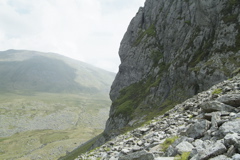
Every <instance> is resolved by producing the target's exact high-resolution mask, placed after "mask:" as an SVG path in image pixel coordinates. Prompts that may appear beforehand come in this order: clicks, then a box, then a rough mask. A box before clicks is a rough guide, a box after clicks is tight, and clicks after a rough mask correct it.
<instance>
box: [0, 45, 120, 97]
mask: <svg viewBox="0 0 240 160" xmlns="http://www.w3.org/2000/svg"><path fill="white" fill-rule="evenodd" d="M0 75H1V77H0V90H1V92H13V91H24V92H53V93H56V92H67V93H97V92H104V93H108V92H109V90H110V87H109V86H110V85H111V83H112V81H113V79H114V77H115V74H114V73H111V72H108V71H105V70H102V69H99V68H96V67H93V66H91V65H89V64H86V63H83V62H80V61H76V60H73V59H70V58H67V57H64V56H61V55H58V54H55V53H42V52H36V51H27V50H7V51H2V52H0Z"/></svg>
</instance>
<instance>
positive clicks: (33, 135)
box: [0, 50, 115, 159]
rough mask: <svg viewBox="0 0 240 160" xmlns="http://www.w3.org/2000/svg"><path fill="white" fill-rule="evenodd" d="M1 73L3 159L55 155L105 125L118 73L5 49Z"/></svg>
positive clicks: (0, 155)
mask: <svg viewBox="0 0 240 160" xmlns="http://www.w3.org/2000/svg"><path fill="white" fill-rule="evenodd" d="M0 75H1V77H0V121H1V123H0V142H1V143H0V159H16V158H17V159H35V158H37V157H38V158H39V157H40V158H41V157H42V159H44V157H46V156H47V157H49V159H57V158H59V157H60V156H63V155H65V154H66V151H69V152H70V151H72V150H73V149H74V148H75V147H77V146H79V145H80V144H81V143H83V142H85V141H87V140H88V139H90V138H92V137H93V136H96V135H97V134H100V133H101V132H102V131H103V129H104V126H105V122H106V120H107V118H108V113H109V106H110V99H109V96H108V93H109V90H110V85H111V83H112V81H113V78H114V77H115V73H111V72H108V71H104V70H102V69H99V68H96V67H93V66H91V65H89V64H86V63H83V62H80V61H76V60H73V59H70V58H66V57H64V56H61V55H58V54H54V53H41V52H36V51H27V50H7V51H2V52H0ZM66 144H67V145H66Z"/></svg>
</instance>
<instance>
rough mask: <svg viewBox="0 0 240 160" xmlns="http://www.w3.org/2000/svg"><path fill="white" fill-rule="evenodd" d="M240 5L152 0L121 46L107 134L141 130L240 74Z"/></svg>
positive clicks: (225, 0) (226, 0)
mask: <svg viewBox="0 0 240 160" xmlns="http://www.w3.org/2000/svg"><path fill="white" fill-rule="evenodd" d="M239 12H240V2H239V1H236V0H213V1H206V0H204V1H203V0H196V1H188V0H185V1H182V0H168V1H165V0H146V2H145V6H144V7H143V8H140V9H139V11H138V13H137V14H136V16H135V17H134V18H133V19H132V21H131V23H130V25H129V27H128V29H127V32H126V33H125V35H124V38H123V40H122V42H121V46H120V50H119V55H120V58H121V65H120V67H119V72H118V74H117V76H116V78H115V81H114V82H113V85H112V88H111V92H110V96H111V99H112V101H113V103H112V106H111V111H110V118H109V119H108V122H107V124H106V129H105V132H106V133H109V131H114V130H119V129H121V128H124V127H126V126H135V125H137V124H138V123H141V122H142V121H145V120H147V119H148V118H149V117H152V116H154V115H156V114H160V113H161V112H164V111H166V110H168V109H170V108H171V107H172V106H173V105H174V104H176V103H179V102H181V101H183V100H185V99H187V98H188V97H191V96H193V95H194V94H196V93H198V92H200V91H203V90H206V89H207V88H209V87H210V86H212V85H214V84H216V83H218V82H220V81H222V80H224V79H227V78H229V77H231V76H232V75H234V74H235V73H236V72H239V67H240V51H239V50H240V16H239V15H240V14H239Z"/></svg>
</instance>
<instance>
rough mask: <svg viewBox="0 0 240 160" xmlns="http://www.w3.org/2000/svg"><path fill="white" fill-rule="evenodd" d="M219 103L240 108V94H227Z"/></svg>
mask: <svg viewBox="0 0 240 160" xmlns="http://www.w3.org/2000/svg"><path fill="white" fill-rule="evenodd" d="M217 101H219V102H222V103H225V104H227V105H231V106H234V107H239V106H240V94H227V95H223V96H221V97H219V98H218V99H217Z"/></svg>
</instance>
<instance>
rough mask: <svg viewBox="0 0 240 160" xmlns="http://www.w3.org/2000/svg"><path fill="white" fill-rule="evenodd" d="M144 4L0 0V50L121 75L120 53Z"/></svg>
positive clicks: (97, 0)
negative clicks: (44, 55) (55, 56)
mask: <svg viewBox="0 0 240 160" xmlns="http://www.w3.org/2000/svg"><path fill="white" fill-rule="evenodd" d="M143 1H144V0H131V1H129V0H41V1H39V0H1V2H0V22H1V25H0V43H1V45H0V50H7V49H28V50H37V51H44V52H55V53H59V54H63V55H65V56H68V57H71V58H75V59H78V60H82V61H85V62H87V63H91V64H93V65H96V66H98V67H101V68H104V69H107V70H110V71H117V67H118V65H119V63H120V62H119V58H118V49H119V45H120V41H121V39H122V37H123V34H124V33H125V31H126V29H127V27H128V24H129V22H130V20H131V18H132V17H133V16H134V15H135V13H136V12H137V10H138V8H139V7H140V6H141V5H143Z"/></svg>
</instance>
